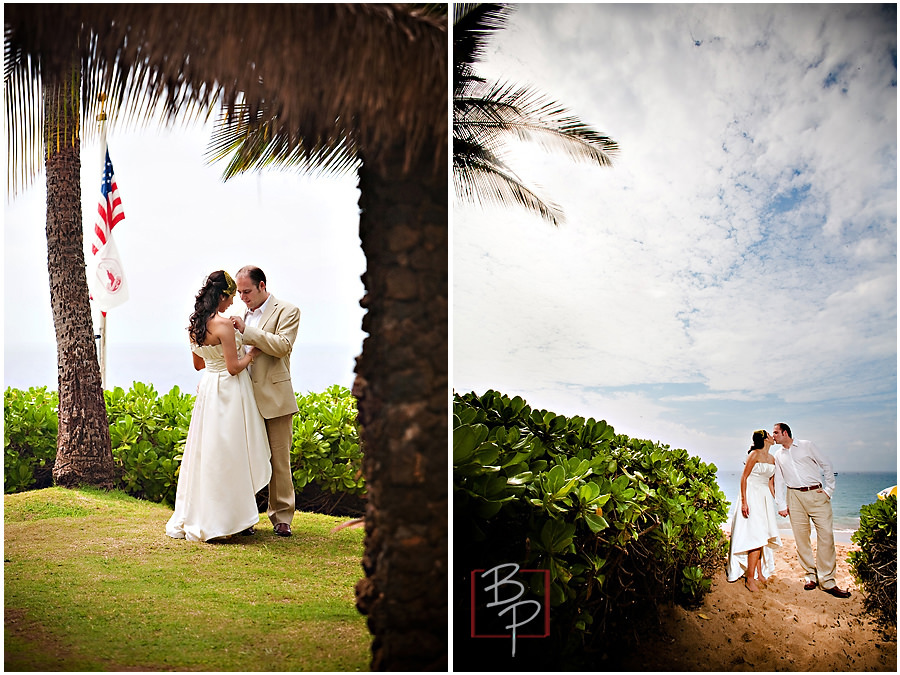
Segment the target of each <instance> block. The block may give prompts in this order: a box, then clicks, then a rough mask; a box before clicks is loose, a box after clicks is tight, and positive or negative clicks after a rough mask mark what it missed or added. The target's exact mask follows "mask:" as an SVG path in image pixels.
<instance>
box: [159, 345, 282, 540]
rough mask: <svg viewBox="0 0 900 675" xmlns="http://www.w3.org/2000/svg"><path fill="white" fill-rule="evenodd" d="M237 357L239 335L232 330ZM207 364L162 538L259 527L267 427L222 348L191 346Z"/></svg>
mask: <svg viewBox="0 0 900 675" xmlns="http://www.w3.org/2000/svg"><path fill="white" fill-rule="evenodd" d="M235 339H236V340H237V349H238V354H239V355H240V354H241V352H242V341H241V334H240V333H238V332H235ZM191 349H192V351H193V352H194V353H195V354H197V355H198V356H200V357H201V358H202V359H203V360H204V361H205V362H206V368H205V369H204V371H203V376H202V377H201V379H200V386H199V387H198V390H197V399H196V401H195V403H194V410H193V413H192V414H191V424H190V427H189V429H188V436H187V441H186V442H185V446H184V456H183V458H182V460H181V471H180V473H179V475H178V487H177V489H176V493H175V512H174V513H173V514H172V517H171V518H170V519H169V522H168V523H166V534H167V535H169V536H170V537H173V538H175V539H188V540H189V541H209V540H210V539H215V538H217V537H226V536H228V535H232V534H236V533H238V532H241V531H243V530H246V529H247V528H248V527H252V526H255V525H257V524H258V523H259V509H258V508H257V506H256V493H257V492H259V491H260V490H261V489H262V488H264V487H265V486H266V485H268V483H269V479H270V478H271V476H272V465H271V462H270V457H271V450H270V449H269V439H268V436H267V435H266V425H265V421H264V420H263V418H262V416H261V415H260V414H259V409H258V408H257V407H256V397H255V396H254V395H253V384H252V383H251V382H250V376H249V374H248V373H247V371H246V369H245V370H242V371H241V372H240V373H238V374H237V375H231V374H229V372H228V369H227V368H226V367H225V355H224V352H223V351H222V345H221V344H218V345H208V346H198V345H191Z"/></svg>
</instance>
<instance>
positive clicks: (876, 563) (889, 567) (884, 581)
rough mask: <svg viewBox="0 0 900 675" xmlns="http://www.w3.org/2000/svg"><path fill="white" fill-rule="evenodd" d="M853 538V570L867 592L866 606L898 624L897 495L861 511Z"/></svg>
mask: <svg viewBox="0 0 900 675" xmlns="http://www.w3.org/2000/svg"><path fill="white" fill-rule="evenodd" d="M850 540H851V541H852V542H853V543H854V544H857V545H858V546H859V548H860V550H859V551H851V552H850V556H849V561H850V571H851V573H852V574H853V576H854V578H855V579H856V581H857V583H858V584H859V586H860V588H861V589H862V591H863V593H864V594H865V607H866V609H867V610H868V611H870V612H872V613H873V614H875V615H876V617H878V618H879V619H880V620H882V621H884V622H886V623H889V624H892V625H894V626H896V625H897V497H896V495H894V496H890V497H888V498H887V499H879V500H878V501H876V502H875V503H873V504H865V505H863V507H862V508H861V509H860V510H859V529H858V530H857V531H856V532H854V533H853V536H852V537H850Z"/></svg>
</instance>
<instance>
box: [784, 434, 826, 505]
mask: <svg viewBox="0 0 900 675" xmlns="http://www.w3.org/2000/svg"><path fill="white" fill-rule="evenodd" d="M823 474H824V476H825V482H824V484H823V483H822V475H823ZM817 483H818V484H820V485H822V488H823V489H824V490H825V494H827V495H828V498H829V499H831V495H833V494H834V471H833V469H832V466H831V462H829V461H828V460H827V459H826V458H825V456H824V455H822V453H820V452H819V449H818V448H817V447H816V444H815V443H813V442H812V441H803V440H795V441H794V442H793V444H792V445H791V447H790V448H789V449H788V448H784V447H782V448H781V449H780V450H779V451H778V452H777V453H775V504H776V506H777V507H778V510H779V511H785V510H786V509H787V488H789V487H790V488H802V487H810V486H812V485H815V484H817Z"/></svg>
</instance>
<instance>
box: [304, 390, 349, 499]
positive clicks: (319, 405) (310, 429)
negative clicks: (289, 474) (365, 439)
mask: <svg viewBox="0 0 900 675" xmlns="http://www.w3.org/2000/svg"><path fill="white" fill-rule="evenodd" d="M297 405H298V407H299V408H300V412H299V413H297V414H296V415H294V437H293V445H292V447H291V467H292V468H293V472H294V489H296V490H302V489H303V488H304V487H306V486H307V485H309V484H312V483H316V484H318V486H319V488H321V489H322V490H323V491H327V492H331V493H338V492H344V493H347V494H352V495H362V494H364V493H365V491H366V483H365V479H364V478H363V476H362V451H361V450H360V448H359V431H358V428H357V424H356V399H355V398H354V397H353V396H352V395H351V394H350V390H349V389H347V388H346V387H340V386H338V385H333V386H331V387H329V388H328V389H327V390H326V391H325V392H323V393H321V394H313V393H310V394H307V395H306V396H298V397H297Z"/></svg>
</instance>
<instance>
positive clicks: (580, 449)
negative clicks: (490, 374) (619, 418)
mask: <svg viewBox="0 0 900 675" xmlns="http://www.w3.org/2000/svg"><path fill="white" fill-rule="evenodd" d="M453 412H454V420H453V500H454V528H455V529H454V547H455V548H454V558H455V561H456V562H455V564H456V565H457V566H458V568H461V569H462V573H466V572H468V571H470V570H474V569H489V568H492V567H493V566H494V565H498V564H502V563H516V564H519V565H520V567H521V568H522V569H540V570H549V571H550V598H551V606H552V621H551V625H552V626H553V632H552V636H551V637H552V638H553V640H555V644H554V645H553V646H550V645H547V646H546V647H542V648H541V649H542V650H543V651H545V652H547V653H551V652H554V651H556V653H563V654H568V655H569V656H571V657H574V658H577V657H578V655H584V654H587V653H589V652H591V651H592V650H597V649H608V647H604V646H603V645H604V643H605V642H606V641H607V640H609V639H610V638H611V636H612V635H613V634H624V633H625V632H626V630H627V629H629V628H630V627H629V625H628V624H629V623H630V621H631V619H632V617H633V616H635V615H636V613H637V612H638V611H639V610H640V611H643V610H644V609H652V608H653V607H655V605H656V603H657V602H659V601H679V602H682V603H684V604H696V603H698V602H699V601H700V600H701V599H702V597H703V595H704V594H705V593H706V592H707V591H708V590H709V588H710V584H711V577H712V575H713V573H714V572H715V571H716V570H717V569H718V568H720V567H721V565H722V562H723V558H724V555H725V552H726V550H727V542H726V539H725V537H724V535H723V533H722V531H721V528H720V525H721V524H722V523H723V522H724V521H725V519H726V517H727V502H726V500H725V495H724V494H723V493H722V492H721V491H720V490H719V488H718V485H717V483H716V467H715V466H714V465H711V464H705V463H704V462H702V461H700V460H699V459H698V458H696V457H691V456H689V455H688V453H687V452H686V451H685V450H671V449H669V447H668V446H665V445H660V444H658V443H651V442H649V441H642V440H637V439H631V438H629V437H627V436H623V435H616V434H615V431H614V429H613V428H612V427H611V426H609V425H608V424H607V423H606V422H605V421H602V420H601V421H595V420H594V419H587V420H586V419H584V418H582V417H571V418H567V417H564V416H562V415H556V414H554V413H552V412H547V411H544V410H532V409H531V408H530V407H529V406H528V405H526V403H525V401H524V400H522V399H521V398H520V397H515V398H513V399H510V398H509V397H507V396H504V395H502V394H500V393H498V392H495V391H488V392H486V393H485V394H484V395H483V396H480V397H479V396H477V395H475V394H474V393H472V394H466V395H464V396H460V395H456V396H455V397H454V409H453ZM457 579H458V581H461V579H460V577H457ZM533 579H534V584H533V586H534V587H533V589H532V590H533V591H535V592H536V593H537V594H538V595H540V593H541V592H542V591H543V590H544V589H543V588H542V584H541V583H540V575H534V576H533ZM460 591H461V592H462V595H459V594H457V595H458V597H463V598H466V600H467V601H468V594H466V593H465V592H464V590H463V587H460ZM455 611H456V612H460V613H461V614H462V615H463V616H464V617H465V616H467V614H468V608H467V607H463V606H458V607H457V608H456V610H455ZM478 642H479V641H477V640H473V641H472V643H473V644H472V647H473V649H475V648H477V645H476V643H478ZM480 642H481V643H484V642H486V641H483V640H482V641H480ZM610 651H614V650H610Z"/></svg>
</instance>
